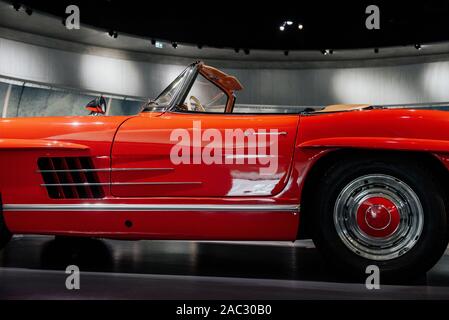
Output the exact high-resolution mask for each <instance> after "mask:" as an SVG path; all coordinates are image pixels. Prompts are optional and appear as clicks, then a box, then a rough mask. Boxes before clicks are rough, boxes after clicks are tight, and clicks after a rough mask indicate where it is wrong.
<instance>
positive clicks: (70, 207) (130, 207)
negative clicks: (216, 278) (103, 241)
mask: <svg viewBox="0 0 449 320" xmlns="http://www.w3.org/2000/svg"><path fill="white" fill-rule="evenodd" d="M299 209H300V206H299V205H276V204H219V205H214V204H103V203H83V204H5V205H3V211H289V212H292V211H294V212H298V211H299Z"/></svg>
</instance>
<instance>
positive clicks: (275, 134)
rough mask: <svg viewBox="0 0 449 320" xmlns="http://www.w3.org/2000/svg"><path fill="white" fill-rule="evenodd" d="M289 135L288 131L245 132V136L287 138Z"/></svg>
mask: <svg viewBox="0 0 449 320" xmlns="http://www.w3.org/2000/svg"><path fill="white" fill-rule="evenodd" d="M287 134H288V133H287V132H286V131H280V132H247V131H245V136H285V135H287Z"/></svg>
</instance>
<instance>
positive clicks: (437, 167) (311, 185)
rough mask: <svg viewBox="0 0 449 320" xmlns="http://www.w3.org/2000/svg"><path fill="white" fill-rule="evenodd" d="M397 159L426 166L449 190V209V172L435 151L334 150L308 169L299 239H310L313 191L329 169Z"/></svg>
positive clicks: (448, 196)
mask: <svg viewBox="0 0 449 320" xmlns="http://www.w3.org/2000/svg"><path fill="white" fill-rule="evenodd" d="M387 158H388V159H394V160H395V161H408V162H412V161H413V162H415V163H416V162H418V161H419V162H420V163H426V164H427V165H428V166H429V168H431V170H432V171H434V172H435V177H436V179H437V180H438V182H439V183H440V184H441V185H442V186H443V188H444V190H445V203H446V206H447V207H448V208H449V170H448V168H446V167H445V165H444V164H443V162H442V161H441V160H440V159H439V157H438V156H437V155H436V154H434V153H432V152H426V151H423V152H420V151H396V150H378V149H376V150H373V149H356V148H341V149H335V150H331V151H329V152H327V153H325V154H324V155H323V156H321V157H320V158H319V159H318V160H317V161H316V162H315V163H314V164H313V165H312V166H311V167H310V168H309V170H308V172H307V174H306V175H305V178H304V182H303V187H302V189H301V194H300V199H301V223H300V225H299V228H298V234H297V239H307V238H310V232H309V223H308V216H310V215H311V214H313V212H311V210H310V209H309V208H310V207H311V206H310V203H311V201H312V199H313V197H312V196H311V192H313V191H314V190H316V187H317V184H318V181H319V180H320V178H322V176H323V174H324V172H325V171H326V169H327V168H329V167H330V166H332V165H334V164H335V163H337V162H340V161H345V160H347V161H354V160H356V159H359V160H363V159H387Z"/></svg>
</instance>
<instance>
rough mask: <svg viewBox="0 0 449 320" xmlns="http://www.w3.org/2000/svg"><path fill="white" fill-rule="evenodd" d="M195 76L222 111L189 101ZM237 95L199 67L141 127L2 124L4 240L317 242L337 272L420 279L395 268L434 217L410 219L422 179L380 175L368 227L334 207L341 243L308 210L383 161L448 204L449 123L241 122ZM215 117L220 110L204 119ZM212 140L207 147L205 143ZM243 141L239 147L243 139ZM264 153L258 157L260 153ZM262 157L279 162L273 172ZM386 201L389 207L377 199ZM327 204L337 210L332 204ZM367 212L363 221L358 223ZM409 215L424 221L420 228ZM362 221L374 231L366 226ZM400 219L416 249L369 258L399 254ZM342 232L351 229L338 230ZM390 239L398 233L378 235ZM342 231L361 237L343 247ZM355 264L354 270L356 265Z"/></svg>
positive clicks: (307, 118) (153, 105) (325, 113)
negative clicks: (346, 268)
mask: <svg viewBox="0 0 449 320" xmlns="http://www.w3.org/2000/svg"><path fill="white" fill-rule="evenodd" d="M199 77H201V81H202V82H199V84H198V86H199V87H200V88H202V86H206V85H211V84H212V86H213V87H211V88H216V89H217V90H218V92H219V94H218V95H217V96H216V97H215V96H214V97H213V99H212V100H213V102H214V103H215V105H214V106H212V107H211V105H212V104H213V103H212V104H208V105H207V106H206V104H202V103H201V102H199V99H198V97H195V96H193V95H191V96H190V97H188V96H189V95H190V93H191V92H192V90H193V88H194V87H195V85H196V84H195V81H199V80H198V79H199ZM240 89H242V85H241V84H240V83H239V82H238V80H237V79H235V78H234V77H232V76H228V75H226V74H225V73H223V72H221V71H219V70H217V69H215V68H212V67H209V66H206V65H204V64H203V63H200V62H198V63H194V64H192V65H191V66H189V67H188V68H187V69H186V70H185V71H184V72H183V73H182V75H181V76H180V77H178V78H177V79H176V80H175V81H174V83H172V84H171V85H170V86H169V88H167V89H166V90H165V91H164V92H163V93H162V94H161V96H160V97H158V99H156V100H155V101H150V102H149V103H148V105H147V106H146V107H145V108H144V110H143V111H142V112H141V113H140V114H137V115H133V116H70V117H37V118H14V119H12V118H11V119H1V120H0V154H1V157H0V194H1V208H2V216H3V221H4V229H5V230H7V231H5V232H8V233H9V234H46V235H62V236H80V237H104V238H115V239H135V240H137V239H182V240H286V241H294V240H295V239H298V238H299V237H301V236H304V234H305V235H307V234H309V235H311V236H312V237H314V240H315V241H316V242H317V243H318V246H319V247H325V248H324V251H325V252H326V251H327V252H333V251H332V250H334V251H336V252H337V253H338V254H337V253H336V254H335V255H333V254H329V255H330V256H331V258H334V259H335V258H336V257H337V256H338V257H339V260H338V261H339V262H338V263H339V264H341V265H346V264H348V265H350V267H352V268H353V269H357V270H362V269H363V268H362V267H363V266H364V265H365V264H370V263H372V262H379V263H380V264H381V266H385V270H386V272H388V271H389V270H390V269H391V270H393V271H394V272H396V273H397V271H398V270H408V269H407V268H411V267H410V266H409V265H410V264H413V263H412V262H407V261H406V262H404V261H400V262H397V263H398V265H397V266H396V265H395V263H396V261H399V260H401V259H402V258H406V257H407V255H408V254H407V252H408V251H413V250H412V249H413V248H415V247H416V246H417V244H416V243H419V242H420V241H421V240H419V239H420V237H421V236H422V234H423V233H425V230H426V229H425V228H426V226H427V224H428V221H429V219H433V218H428V217H427V215H426V211H425V210H426V209H425V208H424V207H425V202H426V201H427V200H426V199H423V198H420V199H421V201H418V202H419V203H415V204H413V205H414V206H413V205H412V204H410V207H409V208H406V209H407V210H406V209H404V206H407V203H413V199H414V198H413V197H414V196H413V195H412V193H413V192H409V189H411V190H412V191H413V190H414V193H415V194H418V195H419V196H420V197H421V194H420V192H421V190H419V188H420V187H419V186H417V188H418V189H414V188H413V186H414V185H413V181H409V182H408V183H405V184H406V185H408V186H410V185H411V186H412V187H411V188H409V189H406V188H405V187H404V189H401V190H403V191H401V190H398V191H397V193H398V194H399V195H394V194H393V193H395V191H394V190H395V187H394V186H392V187H391V186H390V185H389V183H387V182H389V181H390V180H388V179H387V178H386V173H385V172H380V171H382V170H381V169H379V170H380V171H379V172H380V173H379V172H377V171H376V170H374V169H373V170H374V171H373V174H377V176H375V177H374V176H373V179H374V180H373V181H377V180H379V179H380V180H379V181H380V182H375V184H373V186H375V188H377V189H376V190H378V189H379V190H380V189H382V188H383V190H384V191H385V192H383V191H379V192H377V191H376V192H377V193H376V192H375V193H374V194H372V195H371V196H370V197H369V199H368V200H367V199H364V200H360V202H359V203H358V204H357V208H356V209H354V210H356V211H355V212H356V213H355V214H356V217H354V219H355V220H354V221H355V222H357V223H359V225H356V226H354V225H351V224H348V225H347V226H345V222H341V221H340V220H339V218H338V216H336V214H338V213H335V212H336V211H335V210H336V209H335V210H334V213H332V212H329V216H331V217H332V216H333V217H334V224H333V226H332V223H331V222H329V224H330V226H329V227H332V228H333V229H332V230H333V231H332V232H335V235H336V237H335V238H334V240H332V239H326V236H325V234H324V233H325V231H322V230H321V231H320V230H317V229H319V228H320V225H322V224H323V223H324V222H323V220H320V221H315V218H313V216H314V215H318V214H317V213H316V212H317V211H320V210H321V209H320V208H318V207H317V206H318V204H316V203H315V204H313V203H312V202H313V201H318V202H320V200H319V199H320V195H321V194H323V195H324V194H327V195H328V194H330V193H332V192H331V191H329V190H330V189H329V188H331V187H332V186H328V187H327V188H328V189H322V188H321V185H320V183H319V181H325V180H323V179H324V178H325V177H323V176H322V174H321V173H323V172H327V175H332V174H333V173H332V172H336V171H338V168H337V169H335V166H336V164H338V163H345V164H348V163H352V162H351V161H358V162H357V165H359V164H360V163H362V164H363V163H368V164H370V165H372V163H374V162H375V163H381V164H382V163H383V164H386V166H388V161H389V159H392V161H393V164H396V163H399V166H401V163H402V162H401V161H402V160H401V159H403V162H404V163H407V165H410V166H412V164H410V162H411V163H416V164H417V166H419V165H422V164H425V167H426V170H429V171H430V172H431V174H432V175H434V176H432V177H429V180H432V181H436V180H438V181H440V180H441V183H440V182H439V183H438V186H437V185H435V186H434V187H435V188H440V186H441V188H440V189H438V190H441V192H440V191H438V192H439V193H440V197H439V198H441V199H443V200H444V201H443V202H445V201H446V198H445V197H446V192H445V190H449V189H446V188H447V180H446V174H447V172H448V171H447V170H448V169H449V116H448V113H446V112H444V111H437V110H423V109H410V108H382V107H373V106H367V105H359V106H332V107H328V108H324V109H323V110H318V111H310V112H307V111H305V112H298V113H297V114H241V113H237V112H233V108H234V104H235V95H234V93H235V92H236V91H238V90H240ZM211 90H215V89H211ZM200 91H201V90H200ZM192 96H193V98H192ZM219 98H220V99H222V100H221V101H222V102H220V103H218V102H217V101H218V100H219ZM214 99H215V100H214ZM91 107H92V106H91ZM209 107H210V108H211V110H212V112H207V111H209V110H206V109H209ZM214 108H215V109H214ZM180 130H181V131H180ZM183 130H184V131H183ZM208 130H209V131H208ZM206 131H207V132H208V134H209V137H204V135H203V133H204V132H206ZM174 132H175V134H174ZM242 132H243V133H244V140H240V141H237V140H238V139H239V138H238V134H239V133H242ZM233 134H234V135H235V136H234V137H233V138H229V140H226V137H229V135H231V136H232V135H233ZM186 135H188V136H187V137H186ZM195 135H197V136H196V137H195ZM174 136H175V138H174ZM211 136H213V137H214V139H211ZM183 137H184V138H186V139H187V140H185V141H183V143H184V142H186V141H191V145H189V146H188V148H189V150H190V151H191V152H190V153H189V154H188V157H187V158H183V159H180V158H179V157H178V158H176V157H174V156H173V148H175V147H176V148H180V147H183V146H184V147H185V144H184V145H180V139H181V138H183ZM197 138H198V139H197ZM219 139H222V140H221V141H219ZM211 144H214V146H215V149H214V152H215V153H214V154H213V157H215V158H214V159H215V160H217V159H218V158H221V160H220V161H218V160H217V161H215V162H212V163H211V161H210V159H209V160H207V159H205V154H207V152H205V149H207V146H209V147H210V146H211ZM259 147H260V148H262V147H263V148H262V149H264V150H263V152H262V153H260V148H259ZM274 149H276V150H274ZM178 151H179V150H178ZM209 151H211V149H210V148H209ZM217 153H219V154H218V155H217ZM209 155H210V154H209ZM178 156H179V152H178ZM174 159H175V160H174ZM263 159H265V160H264V161H263ZM267 159H271V160H272V161H274V160H273V159H276V161H275V162H276V163H275V166H273V167H274V168H272V169H273V170H271V171H269V170H267V168H268V167H269V166H270V165H271V164H272V163H269V161H268V160H267ZM393 159H394V160H393ZM355 166H356V164H354V167H355ZM264 170H265V171H264ZM329 170H331V171H329ZM394 170H395V169H394V168H393V169H389V171H388V172H391V173H390V176H393V177H395V174H394V172H395V171H394ZM349 171H350V168H349V169H348V170H345V173H342V174H347V173H348V172H349ZM412 171H413V172H414V173H415V174H420V172H421V171H420V170H417V171H415V170H412ZM367 174H369V172H368V173H367ZM398 175H399V176H401V175H400V173H398ZM423 175H424V174H423ZM370 177H371V176H370ZM356 178H357V177H356V176H354V177H351V179H352V180H351V179H349V178H347V177H346V176H340V177H337V178H336V180H335V181H346V180H347V181H346V182H345V185H346V186H350V185H351V181H354V180H356ZM396 178H397V176H396ZM369 179H371V178H369ZM376 179H377V180H376ZM382 179H384V180H382ZM407 179H408V178H407V175H404V177H403V178H397V182H398V185H400V184H401V183H402V182H404V181H407ZM382 181H383V182H385V184H386V185H387V187H385V186H384V185H383V184H382V183H383V182H382ZM432 181H430V182H429V183H432ZM373 183H374V182H373ZM393 184H394V182H393ZM417 185H418V184H417ZM380 186H382V187H380ZM341 189H343V186H342V187H341V188H340V189H339V192H337V194H340V195H339V198H340V197H341V195H342V192H343V191H344V190H343V191H341ZM326 190H327V191H326ZM357 190H358V189H356V188H355V189H353V190H352V191H351V192H355V193H354V197H358V196H359V194H358V193H357V192H359V191H357ZM367 190H369V187H367ZM373 190H374V189H373ZM392 190H393V191H392ZM432 190H433V189H432ZM365 192H366V191H365ZM401 192H402V193H401ZM384 193H386V194H387V195H385V197H383V198H382V194H384ZM390 193H392V195H391V197H390V196H389V194H390ZM367 194H370V193H369V192H368V193H367ZM343 195H344V193H343ZM407 195H409V197H407ZM396 196H397V199H399V200H397V199H396V198H395V197H396ZM422 197H425V195H423V196H422ZM381 198H382V199H381ZM312 199H318V200H312ZM348 199H349V198H348ZM395 199H396V200H397V201H396V200H395ZM410 199H412V200H410ZM323 201H324V200H323ZM333 201H334V202H335V199H334V200H333ZM347 201H349V200H347ZM367 201H368V202H367ZM369 201H371V202H373V203H370V202H369ZM376 201H378V203H374V202H376ZM429 201H430V200H429ZM386 202H387V203H386ZM404 203H405V204H404ZM331 205H332V207H334V208H337V204H335V203H333V202H332V201H331ZM389 206H390V207H389ZM401 206H402V207H401ZM360 208H364V209H366V210H365V211H364V212H362V213H361V214H362V216H360V215H359V211H360V210H362V209H360ZM385 208H387V209H385ZM413 208H415V209H416V208H418V209H416V210H418V211H419V210H421V209H422V210H421V211H423V212H424V213H420V215H419V216H418V218H416V217H413V212H414V209H413ZM420 208H421V209H420ZM445 208H446V206H445V204H443V205H442V206H441V207H440V208H439V209H438V210H439V211H442V212H443V213H442V214H441V215H440V218H439V219H440V220H437V221H435V223H438V224H441V223H446V222H445V220H444V218H443V216H445V210H446V209H445ZM357 210H358V211H357ZM385 210H386V211H385ZM401 210H402V211H401ZM438 210H437V211H438ZM331 211H332V210H331ZM363 215H364V220H365V222H363V221H362V222H360V221H359V220H360V219H362V218H363ZM404 215H406V217H408V218H407V219H408V220H407V219H406V220H407V221H408V223H409V224H410V225H413V226H414V227H413V228H414V229H407V230H405V229H404V230H405V231H401V232H404V234H405V235H406V236H408V235H409V233H410V234H412V236H414V235H416V236H417V239H415V240H413V239H412V240H409V242H408V243H406V244H404V245H403V246H402V247H400V248H399V249H398V248H394V250H393V249H391V250H390V251H391V252H390V251H389V252H388V254H377V253H372V252H371V254H370V250H371V249H373V248H374V249H375V250H377V249H379V250H384V247H385V246H389V245H390V244H388V239H390V238H391V237H393V238H394V236H395V232H397V230H399V229H400V230H402V229H401V228H403V227H402V225H401V224H400V223H401V222H400V221H399V220H401V221H402V220H404V219H405V218H404ZM379 216H380V218H379ZM361 217H362V218H361ZM385 217H386V218H385ZM345 219H347V217H346V218H345ZM349 219H350V218H349ZM376 219H377V220H376ZM379 219H380V220H379ZM385 219H386V220H385ZM441 219H443V220H444V221H443V220H441ZM362 220H363V219H362ZM387 220H388V221H387ZM330 221H331V220H330ZM413 221H415V222H413ZM423 221H424V222H423ZM442 221H443V222H442ZM387 222H388V223H387ZM339 223H340V224H341V223H342V224H343V225H340V227H338V225H339ZM393 223H395V224H396V225H395V226H392V224H393ZM354 228H358V229H357V230H358V231H354V230H355V229H354ZM388 228H392V230H390V231H388V230H387V231H379V230H386V229H388ZM404 228H406V227H404ZM393 229H394V230H393ZM360 230H362V233H363V232H365V233H363V237H365V236H366V237H367V238H369V239H368V240H370V241H371V240H373V241H374V242H376V241H378V242H379V241H380V244H379V243H377V242H376V243H374V242H373V243H374V244H373V243H371V242H369V241H368V240H366V241H367V243H368V245H366V246H365V247H366V248H367V249H366V248H365V249H366V250H365V251H366V252H368V253H366V252H365V254H364V253H363V252H362V253H361V252H357V247H358V245H359V244H357V243H356V242H357V241H358V240H357V239H355V238H356V235H354V234H357V232H359V231H360ZM303 232H305V233H304V234H303ZM379 232H380V233H381V234H378V233H379ZM382 232H384V234H382ZM413 232H415V234H413ZM440 232H441V233H442V235H440V236H439V237H440V238H444V239H446V238H447V237H446V233H444V231H443V230H441V231H440ZM345 233H346V234H348V233H349V234H352V238H351V237H346V240H345ZM443 233H444V234H443ZM315 235H316V237H315ZM337 236H338V237H337ZM422 237H424V238H425V237H426V235H424V236H422ZM338 239H340V240H338ZM354 239H355V240H354ZM362 240H363V239H362ZM384 240H385V241H384ZM326 241H328V242H329V241H330V242H334V241H341V242H342V243H343V246H342V247H340V248H334V249H329V248H326ZM354 241H355V242H354ZM363 241H365V240H363ZM395 241H399V240H397V239H396V240H395ZM426 241H427V240H426ZM432 241H433V242H432ZM432 241H430V243H429V244H426V245H432V246H433V247H434V248H436V249H433V250H435V251H438V252H436V253H435V254H431V256H432V257H431V258H429V259H426V258H425V257H424V256H423V255H420V256H419V259H422V260H425V261H426V263H425V264H424V266H422V267H420V268H418V271H424V270H426V269H428V268H429V267H431V265H433V264H434V263H435V261H436V258H435V257H436V256H438V257H439V256H440V255H441V254H442V251H441V250H442V249H441V248H443V247H445V245H446V244H447V241H446V240H441V239H439V238H438V240H432ZM445 241H446V242H445ZM346 242H347V243H346ZM345 243H346V244H345ZM351 243H352V247H351ZM364 243H365V242H364ZM369 243H371V244H369ZM436 243H437V244H436ZM354 244H355V245H354ZM365 244H366V243H365ZM394 245H396V244H394ZM376 246H378V248H377V247H376ZM354 248H355V249H354ZM376 248H377V249H376ZM392 248H393V247H392ZM374 249H373V250H374ZM344 250H346V251H347V252H346V251H345V252H342V251H344ZM395 250H396V251H395ZM401 250H402V251H401ZM423 250H424V249H423ZM362 251H363V250H362ZM345 255H350V256H348V258H345ZM351 259H354V261H355V260H356V261H355V262H354V261H352V262H348V261H349V260H351ZM427 260H429V261H427ZM391 265H393V267H391ZM390 267H391V268H390ZM389 268H390V269H389ZM393 271H392V272H393ZM415 271H416V270H413V272H415Z"/></svg>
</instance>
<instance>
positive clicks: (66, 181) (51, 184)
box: [37, 157, 104, 199]
mask: <svg viewBox="0 0 449 320" xmlns="http://www.w3.org/2000/svg"><path fill="white" fill-rule="evenodd" d="M37 165H38V167H39V172H40V173H41V175H42V178H43V180H44V183H43V184H42V186H44V187H45V188H46V189H47V192H48V196H49V197H50V198H52V199H79V198H84V199H91V198H103V197H104V191H103V188H102V185H103V184H102V183H100V182H99V179H98V176H97V174H96V172H95V169H94V166H93V162H92V159H91V158H90V157H58V158H39V159H38V161H37Z"/></svg>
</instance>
